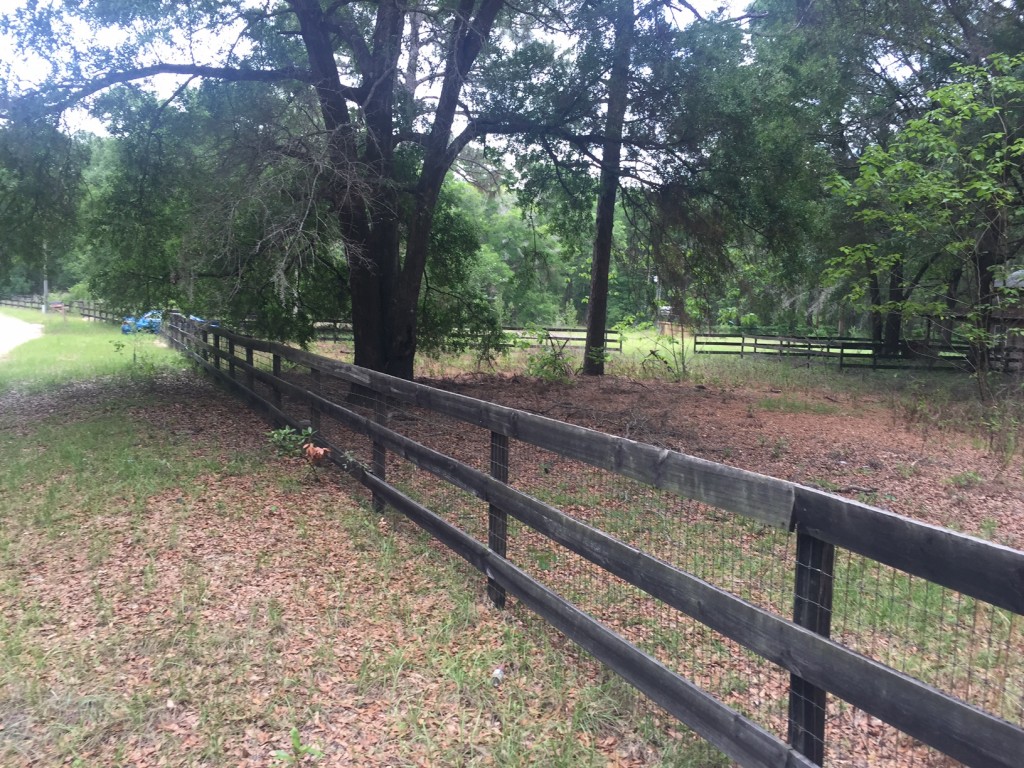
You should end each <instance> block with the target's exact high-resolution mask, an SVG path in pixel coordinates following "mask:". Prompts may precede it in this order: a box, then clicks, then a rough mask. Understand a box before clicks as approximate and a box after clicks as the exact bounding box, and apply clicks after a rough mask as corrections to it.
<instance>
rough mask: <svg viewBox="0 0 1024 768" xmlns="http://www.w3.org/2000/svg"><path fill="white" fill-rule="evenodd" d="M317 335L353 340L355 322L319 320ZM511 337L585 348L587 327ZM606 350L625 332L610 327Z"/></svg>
mask: <svg viewBox="0 0 1024 768" xmlns="http://www.w3.org/2000/svg"><path fill="white" fill-rule="evenodd" d="M313 330H314V332H315V334H316V337H317V338H318V339H321V340H330V341H351V340H352V325H351V323H345V322H317V323H314V324H313ZM502 332H503V333H504V334H505V336H506V338H507V339H508V343H507V346H516V345H520V346H526V347H541V346H547V345H556V346H559V347H584V346H586V343H587V329H586V328H568V327H563V326H552V327H546V328H502ZM604 344H605V350H606V351H609V352H610V351H612V350H615V351H617V352H621V351H622V334H621V333H620V332H619V331H615V330H608V331H605V334H604Z"/></svg>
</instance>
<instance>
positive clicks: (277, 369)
mask: <svg viewBox="0 0 1024 768" xmlns="http://www.w3.org/2000/svg"><path fill="white" fill-rule="evenodd" d="M273 366H274V369H273V374H274V379H275V381H274V394H273V398H274V407H275V408H277V410H281V388H280V387H279V386H277V381H276V380H277V379H280V378H281V356H280V355H279V354H277V352H275V353H274V362H273Z"/></svg>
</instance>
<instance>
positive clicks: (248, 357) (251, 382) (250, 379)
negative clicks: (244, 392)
mask: <svg viewBox="0 0 1024 768" xmlns="http://www.w3.org/2000/svg"><path fill="white" fill-rule="evenodd" d="M245 362H246V364H247V365H248V366H249V367H248V368H247V369H246V371H245V386H247V387H248V388H249V391H250V392H255V391H256V374H254V373H253V372H252V367H253V365H254V364H255V363H254V358H253V353H252V347H249V346H247V347H246V348H245Z"/></svg>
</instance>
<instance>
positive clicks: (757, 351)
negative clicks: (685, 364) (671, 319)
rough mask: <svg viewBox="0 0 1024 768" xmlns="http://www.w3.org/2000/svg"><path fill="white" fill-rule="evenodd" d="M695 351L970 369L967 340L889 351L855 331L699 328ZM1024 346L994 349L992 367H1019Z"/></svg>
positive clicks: (859, 365)
mask: <svg viewBox="0 0 1024 768" xmlns="http://www.w3.org/2000/svg"><path fill="white" fill-rule="evenodd" d="M693 348H694V353H695V354H706V355H739V356H740V357H743V356H745V355H778V356H782V357H788V358H794V359H800V358H802V359H804V360H806V361H807V362H811V361H818V362H822V361H824V362H829V363H838V364H839V367H840V369H842V368H872V369H895V368H927V369H930V370H957V371H972V370H974V365H973V363H972V362H971V347H970V345H968V344H937V343H936V344H925V343H924V342H914V341H905V342H904V343H903V344H902V347H901V349H900V352H899V354H897V355H892V354H889V353H888V352H887V351H886V349H885V345H884V344H883V343H882V342H878V341H872V340H871V339H863V338H854V337H852V336H762V335H749V336H748V335H746V334H724V333H696V334H694V337H693ZM1022 361H1024V349H1022V348H1019V347H1012V346H1006V347H998V348H996V349H994V350H992V352H991V368H992V370H994V371H1004V372H1010V371H1019V370H1021V367H1022Z"/></svg>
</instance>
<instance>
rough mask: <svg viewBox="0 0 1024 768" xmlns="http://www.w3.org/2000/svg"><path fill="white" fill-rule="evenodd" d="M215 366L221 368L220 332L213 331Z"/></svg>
mask: <svg viewBox="0 0 1024 768" xmlns="http://www.w3.org/2000/svg"><path fill="white" fill-rule="evenodd" d="M213 367H214V368H216V369H217V370H218V371H219V370H220V334H219V333H217V332H216V331H214V332H213Z"/></svg>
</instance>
